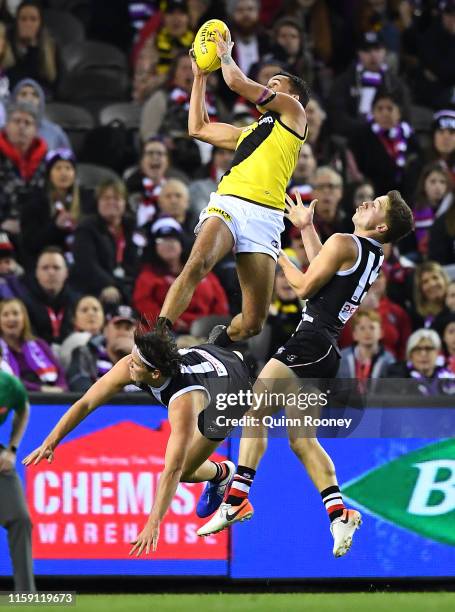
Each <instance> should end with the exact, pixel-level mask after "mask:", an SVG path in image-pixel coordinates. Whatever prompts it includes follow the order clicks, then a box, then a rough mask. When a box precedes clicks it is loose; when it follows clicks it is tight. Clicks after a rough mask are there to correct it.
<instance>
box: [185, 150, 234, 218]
mask: <svg viewBox="0 0 455 612" xmlns="http://www.w3.org/2000/svg"><path fill="white" fill-rule="evenodd" d="M233 157H234V153H233V152H232V151H228V150H227V149H220V147H213V149H212V159H211V160H210V163H209V164H207V165H206V166H205V167H204V168H203V170H202V171H203V178H200V179H197V180H195V181H192V182H191V183H190V186H189V193H190V209H191V211H192V213H193V214H194V215H199V213H200V212H201V210H202V209H203V208H205V207H206V206H207V205H208V203H209V200H210V194H211V193H212V192H213V191H216V190H217V188H218V183H219V182H220V180H221V178H222V176H223V174H224V173H225V172H227V171H228V170H229V168H230V167H231V162H232V159H233Z"/></svg>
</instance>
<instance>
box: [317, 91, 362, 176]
mask: <svg viewBox="0 0 455 612" xmlns="http://www.w3.org/2000/svg"><path fill="white" fill-rule="evenodd" d="M305 112H306V116H307V121H308V138H307V140H306V142H307V143H308V144H310V145H311V147H312V149H313V152H314V156H315V157H316V160H317V163H318V166H332V167H333V168H334V170H336V171H337V172H339V173H340V174H341V176H342V177H343V181H357V180H359V179H360V178H361V173H360V171H359V169H358V168H357V164H356V162H355V159H354V156H353V155H352V152H351V151H350V150H349V148H348V147H347V143H346V139H345V138H343V137H341V136H338V135H336V134H335V135H334V134H333V131H332V129H331V126H330V123H329V121H328V120H327V114H326V112H325V110H324V109H323V108H322V106H321V104H320V103H319V101H318V100H317V99H316V98H315V97H314V96H313V97H312V98H310V101H309V102H308V104H307V105H306V107H305Z"/></svg>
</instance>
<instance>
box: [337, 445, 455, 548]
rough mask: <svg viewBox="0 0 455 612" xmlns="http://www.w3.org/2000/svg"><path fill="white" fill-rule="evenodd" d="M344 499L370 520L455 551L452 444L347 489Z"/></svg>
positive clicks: (411, 456)
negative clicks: (381, 520)
mask: <svg viewBox="0 0 455 612" xmlns="http://www.w3.org/2000/svg"><path fill="white" fill-rule="evenodd" d="M342 490H343V495H344V497H345V498H349V499H350V500H352V501H354V503H357V504H359V506H361V507H363V508H364V509H365V510H366V511H369V512H371V514H373V515H376V516H380V517H381V518H384V519H385V520H387V521H390V522H392V523H395V524H396V525H399V526H400V527H404V528H405V529H408V530H409V531H413V532H415V533H418V534H419V535H421V536H423V537H426V538H430V539H432V540H436V541H438V542H444V543H445V544H449V545H451V546H455V530H454V529H453V521H454V518H455V440H453V439H449V440H444V441H442V442H436V443H434V444H429V445H427V446H423V447H422V448H419V449H417V450H415V451H412V452H410V453H407V454H405V455H401V456H400V457H398V459H394V460H393V461H390V462H388V463H385V464H384V465H381V466H380V467H378V468H375V469H373V470H370V471H368V472H366V473H364V474H361V475H360V476H359V477H358V478H355V479H354V480H352V481H350V482H348V483H346V484H345V485H344V486H343V487H342Z"/></svg>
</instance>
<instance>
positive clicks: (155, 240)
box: [133, 217, 228, 333]
mask: <svg viewBox="0 0 455 612" xmlns="http://www.w3.org/2000/svg"><path fill="white" fill-rule="evenodd" d="M151 232H152V243H151V248H150V251H149V252H148V253H147V257H146V258H145V257H144V259H145V263H144V264H143V266H142V268H141V270H140V273H139V275H138V277H137V280H136V285H135V287H134V295H133V306H134V308H135V309H136V310H137V311H138V312H139V313H141V314H144V315H146V316H147V319H148V320H150V321H151V322H153V321H154V320H155V319H156V318H157V317H158V314H159V312H160V309H161V306H162V304H163V301H164V298H165V297H166V293H167V291H168V289H169V287H170V286H171V284H172V282H173V281H174V280H175V278H176V277H177V276H178V275H179V274H180V272H181V271H182V269H183V261H184V250H183V232H182V228H181V226H180V225H179V223H177V221H175V219H172V218H166V217H163V218H161V219H158V221H155V223H154V224H153V226H152V228H151ZM211 314H218V315H227V314H228V301H227V298H226V294H225V292H224V290H223V288H222V287H221V285H220V283H219V281H218V279H217V277H216V276H215V274H213V272H210V273H209V274H208V275H207V276H206V277H205V279H204V280H202V281H201V282H200V283H199V285H198V286H197V288H196V291H195V293H194V295H193V298H192V300H191V302H190V305H189V306H188V309H187V310H186V311H185V312H184V313H183V314H182V316H181V317H180V318H179V319H178V320H177V321H176V323H175V325H174V327H175V329H176V330H177V331H178V332H179V333H188V332H189V330H190V327H191V323H192V322H193V321H194V320H196V319H198V318H200V317H205V316H207V315H211Z"/></svg>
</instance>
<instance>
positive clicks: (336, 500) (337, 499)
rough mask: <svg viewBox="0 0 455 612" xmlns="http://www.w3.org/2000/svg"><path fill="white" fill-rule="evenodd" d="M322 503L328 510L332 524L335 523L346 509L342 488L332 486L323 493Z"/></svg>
mask: <svg viewBox="0 0 455 612" xmlns="http://www.w3.org/2000/svg"><path fill="white" fill-rule="evenodd" d="M321 497H322V503H323V504H324V506H325V509H326V510H327V514H328V515H329V519H330V522H332V521H334V520H335V519H336V518H338V517H339V516H342V514H343V511H344V509H345V505H344V503H343V497H342V495H341V491H340V487H339V486H338V485H332V486H331V487H327V489H324V490H323V491H321Z"/></svg>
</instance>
